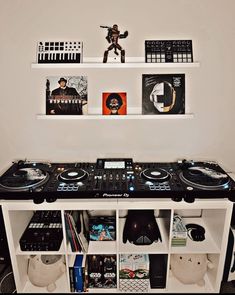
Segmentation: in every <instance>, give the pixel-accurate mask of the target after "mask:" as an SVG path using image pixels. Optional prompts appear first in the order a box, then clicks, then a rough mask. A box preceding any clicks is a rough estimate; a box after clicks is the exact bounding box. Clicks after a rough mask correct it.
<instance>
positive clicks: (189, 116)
mask: <svg viewBox="0 0 235 295" xmlns="http://www.w3.org/2000/svg"><path fill="white" fill-rule="evenodd" d="M193 117H194V114H191V113H189V114H180V115H141V114H138V115H120V116H108V115H101V114H98V115H93V114H92V115H81V116H80V115H55V116H53V115H44V114H38V115H37V119H40V120H97V119H99V120H133V119H134V120H150V119H151V120H155V119H162V120H164V119H165V120H168V119H192V118H193Z"/></svg>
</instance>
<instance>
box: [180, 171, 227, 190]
mask: <svg viewBox="0 0 235 295" xmlns="http://www.w3.org/2000/svg"><path fill="white" fill-rule="evenodd" d="M179 177H180V179H181V180H182V181H183V182H184V183H186V184H188V185H190V186H192V187H195V188H199V189H204V190H220V189H226V188H228V184H229V177H228V175H227V174H225V173H223V172H222V171H220V170H219V169H216V166H215V167H213V168H211V167H206V166H204V165H199V166H192V167H188V168H187V169H185V170H183V171H181V172H180V174H179Z"/></svg>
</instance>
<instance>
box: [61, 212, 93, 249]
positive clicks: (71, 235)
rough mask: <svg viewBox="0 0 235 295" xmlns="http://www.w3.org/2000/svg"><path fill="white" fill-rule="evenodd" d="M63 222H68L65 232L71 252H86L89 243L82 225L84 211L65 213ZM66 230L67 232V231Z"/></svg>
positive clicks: (84, 227)
mask: <svg viewBox="0 0 235 295" xmlns="http://www.w3.org/2000/svg"><path fill="white" fill-rule="evenodd" d="M65 217H66V218H65V220H68V221H67V223H68V226H67V225H66V231H67V235H68V240H69V242H70V245H71V249H72V252H81V251H82V252H83V253H86V252H87V251H88V246H89V242H88V239H87V233H86V232H87V231H86V226H85V224H84V211H78V210H74V211H70V212H65ZM67 228H68V230H67Z"/></svg>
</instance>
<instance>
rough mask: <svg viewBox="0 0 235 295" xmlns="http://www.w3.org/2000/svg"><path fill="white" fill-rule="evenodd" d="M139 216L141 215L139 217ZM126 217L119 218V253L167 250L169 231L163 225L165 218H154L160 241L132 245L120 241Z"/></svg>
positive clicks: (149, 252) (160, 251) (160, 252)
mask: <svg viewBox="0 0 235 295" xmlns="http://www.w3.org/2000/svg"><path fill="white" fill-rule="evenodd" d="M140 218H141V217H140ZM125 221H126V218H119V253H121V254H125V253H132V254H134V253H148V254H154V253H158V254H162V253H167V252H168V245H169V237H168V236H169V233H168V232H167V229H166V227H165V218H156V221H157V224H158V227H159V230H160V233H161V237H162V242H160V241H158V242H153V243H152V244H151V245H143V246H142V245H134V244H132V243H130V242H129V241H127V242H126V243H125V244H124V243H123V242H122V235H123V230H124V225H125Z"/></svg>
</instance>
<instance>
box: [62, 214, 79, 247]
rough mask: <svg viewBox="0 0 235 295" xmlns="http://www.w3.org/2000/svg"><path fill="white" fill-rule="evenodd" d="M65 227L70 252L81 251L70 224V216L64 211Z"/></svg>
mask: <svg viewBox="0 0 235 295" xmlns="http://www.w3.org/2000/svg"><path fill="white" fill-rule="evenodd" d="M65 228H66V234H67V238H68V241H69V243H70V246H71V249H72V252H79V251H81V246H80V244H79V241H78V239H77V235H76V233H75V229H74V226H73V224H72V218H71V215H70V214H69V213H68V212H65Z"/></svg>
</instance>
